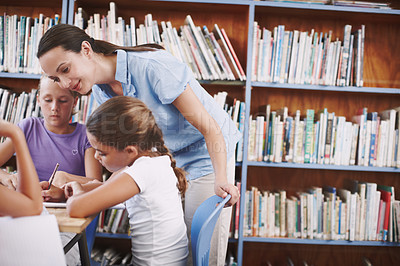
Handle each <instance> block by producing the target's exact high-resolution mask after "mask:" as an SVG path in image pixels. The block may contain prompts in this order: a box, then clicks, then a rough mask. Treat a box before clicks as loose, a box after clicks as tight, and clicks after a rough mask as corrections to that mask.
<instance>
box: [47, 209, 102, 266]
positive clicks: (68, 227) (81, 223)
mask: <svg viewBox="0 0 400 266" xmlns="http://www.w3.org/2000/svg"><path fill="white" fill-rule="evenodd" d="M46 209H47V211H48V212H49V213H50V214H54V215H55V216H56V219H57V223H58V228H59V229H60V232H68V233H75V234H76V236H75V237H74V238H72V239H71V241H70V242H69V243H68V244H67V245H66V246H65V247H64V253H67V252H68V251H69V250H70V249H71V248H72V247H73V246H74V245H75V244H76V242H78V246H79V254H80V256H81V263H82V265H83V266H86V265H88V266H90V258H89V251H88V247H87V242H86V233H85V229H86V227H87V226H88V225H89V224H90V222H91V221H93V219H94V218H96V215H92V216H90V217H87V218H71V217H69V215H68V213H67V210H66V209H65V208H48V207H47V208H46Z"/></svg>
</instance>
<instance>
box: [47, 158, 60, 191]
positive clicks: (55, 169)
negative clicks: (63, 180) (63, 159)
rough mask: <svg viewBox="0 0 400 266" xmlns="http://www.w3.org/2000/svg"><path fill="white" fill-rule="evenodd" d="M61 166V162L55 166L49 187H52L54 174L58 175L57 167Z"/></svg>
mask: <svg viewBox="0 0 400 266" xmlns="http://www.w3.org/2000/svg"><path fill="white" fill-rule="evenodd" d="M59 166H60V164H59V163H57V164H56V167H55V168H54V171H53V173H52V174H51V176H50V179H49V187H48V188H47V189H50V187H51V183H53V180H54V176H55V175H56V172H57V169H58V167H59Z"/></svg>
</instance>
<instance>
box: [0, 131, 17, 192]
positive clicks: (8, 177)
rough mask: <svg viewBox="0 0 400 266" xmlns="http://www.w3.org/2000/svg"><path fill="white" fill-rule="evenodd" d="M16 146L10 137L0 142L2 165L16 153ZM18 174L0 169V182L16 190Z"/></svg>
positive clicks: (0, 160)
mask: <svg viewBox="0 0 400 266" xmlns="http://www.w3.org/2000/svg"><path fill="white" fill-rule="evenodd" d="M14 152H15V151H14V146H13V143H12V141H11V139H10V138H7V139H6V140H5V141H4V142H3V143H0V165H1V166H3V165H4V164H5V163H6V162H7V161H8V160H10V158H11V157H12V156H13V154H14ZM17 182H18V180H17V177H16V175H13V174H9V173H7V172H5V171H3V170H1V169H0V184H2V185H4V186H6V187H8V188H10V189H13V190H15V189H16V188H17Z"/></svg>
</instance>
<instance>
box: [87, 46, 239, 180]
mask: <svg viewBox="0 0 400 266" xmlns="http://www.w3.org/2000/svg"><path fill="white" fill-rule="evenodd" d="M115 79H116V80H117V81H119V82H121V84H122V88H123V93H124V95H126V96H132V97H136V98H138V99H140V100H141V101H143V102H144V103H145V104H146V105H147V106H148V107H149V108H150V110H151V111H152V112H153V115H154V117H155V119H156V121H157V124H158V126H159V127H160V128H161V130H162V132H163V134H164V141H165V144H166V146H167V147H168V148H169V149H170V151H171V152H172V154H173V156H174V158H175V159H176V161H177V166H178V167H182V168H184V169H185V171H187V172H188V175H187V178H188V179H189V180H191V179H196V178H199V177H201V176H204V175H207V174H210V173H212V172H213V171H214V170H213V167H212V163H211V159H210V155H209V153H208V150H207V146H206V143H205V140H204V137H203V135H202V134H201V133H200V132H199V131H198V130H197V129H196V128H195V127H194V126H192V125H191V124H190V123H189V122H188V121H187V120H186V119H185V118H184V116H183V115H182V114H181V113H180V112H179V110H178V109H177V108H176V107H175V106H174V105H173V104H172V102H173V101H174V100H175V99H176V98H177V97H178V96H179V95H180V94H181V93H182V92H183V91H184V90H185V88H186V85H187V84H189V85H190V87H191V88H192V89H193V91H194V93H195V94H196V96H197V97H198V98H199V99H200V101H201V103H202V104H203V105H204V107H205V109H206V110H207V112H208V113H209V114H210V115H211V116H212V117H213V118H214V119H215V120H216V121H217V123H218V125H219V126H220V127H221V130H222V134H223V136H224V139H225V144H226V149H227V154H228V159H229V158H230V157H231V156H233V155H234V151H235V146H236V143H237V141H238V140H239V138H240V137H241V134H240V132H239V131H238V130H237V128H236V125H235V124H234V123H233V121H232V119H231V118H230V117H229V115H228V114H227V113H226V112H225V111H224V110H223V109H222V108H221V107H220V106H218V105H217V103H216V102H215V101H214V99H213V97H212V96H211V95H210V94H208V92H207V91H206V90H205V89H204V88H203V87H202V86H201V85H200V84H199V83H198V81H197V80H196V79H195V78H194V75H193V73H192V71H191V70H190V69H189V67H188V66H187V65H186V64H185V63H182V62H180V61H179V60H178V59H176V58H175V57H174V56H173V55H171V54H170V53H169V52H167V51H164V50H159V51H148V52H129V51H128V52H127V51H125V50H117V69H116V73H115ZM92 91H93V93H94V97H95V99H96V100H97V102H98V103H99V104H101V103H103V102H105V101H107V100H108V99H110V98H111V97H113V96H116V94H115V93H114V92H112V90H111V89H110V87H109V86H108V85H107V84H97V85H94V86H93V88H92ZM195 112H196V110H193V113H195ZM188 115H189V116H190V115H191V114H188ZM211 148H212V149H218V148H219V147H211Z"/></svg>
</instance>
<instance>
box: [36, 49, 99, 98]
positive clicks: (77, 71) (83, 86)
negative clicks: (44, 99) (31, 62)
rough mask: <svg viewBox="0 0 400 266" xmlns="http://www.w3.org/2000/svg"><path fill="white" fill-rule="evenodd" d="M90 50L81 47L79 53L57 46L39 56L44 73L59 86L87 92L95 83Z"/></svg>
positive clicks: (81, 92)
mask: <svg viewBox="0 0 400 266" xmlns="http://www.w3.org/2000/svg"><path fill="white" fill-rule="evenodd" d="M92 54H93V51H92V50H90V49H89V50H88V48H82V50H81V51H80V52H79V53H74V52H71V51H66V50H64V49H63V48H62V47H60V46H58V47H56V48H53V49H51V50H50V51H48V52H47V53H45V54H44V55H42V56H41V57H40V58H39V62H40V65H41V67H42V69H43V71H44V72H45V73H46V75H47V76H48V77H49V78H50V79H51V80H53V81H54V82H56V83H57V84H58V85H59V86H60V87H61V88H63V89H67V90H72V91H77V92H78V93H80V94H87V93H88V92H90V90H91V89H92V86H93V85H94V84H95V67H94V63H93V61H92V60H91V58H92V57H91V55H92Z"/></svg>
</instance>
